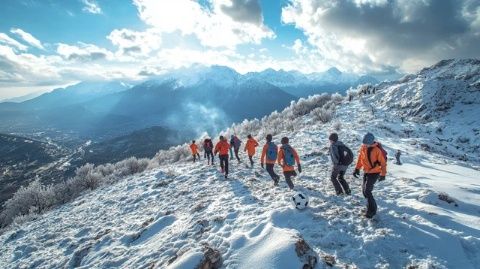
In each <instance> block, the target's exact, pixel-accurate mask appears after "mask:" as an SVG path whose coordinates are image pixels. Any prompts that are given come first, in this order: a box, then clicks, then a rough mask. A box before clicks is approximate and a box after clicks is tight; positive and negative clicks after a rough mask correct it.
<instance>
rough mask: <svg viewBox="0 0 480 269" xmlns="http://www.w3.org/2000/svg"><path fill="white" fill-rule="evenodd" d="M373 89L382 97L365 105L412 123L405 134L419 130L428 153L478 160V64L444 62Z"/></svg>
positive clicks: (479, 95) (473, 62)
mask: <svg viewBox="0 0 480 269" xmlns="http://www.w3.org/2000/svg"><path fill="white" fill-rule="evenodd" d="M375 88H376V89H377V90H379V91H381V92H382V94H381V96H380V97H378V96H375V97H374V98H371V99H366V100H367V102H370V103H371V105H372V106H373V107H380V108H383V109H388V110H389V111H391V112H392V113H395V115H396V117H398V118H400V119H403V120H405V121H408V122H409V124H410V129H408V130H407V132H406V134H403V135H405V136H410V135H415V131H416V130H419V129H420V130H422V131H423V132H421V135H422V137H418V138H419V139H421V141H426V143H424V145H423V146H424V147H425V149H426V150H435V151H437V152H443V153H444V154H449V155H451V156H454V157H457V158H462V159H465V160H469V159H471V160H475V161H479V160H480V154H479V153H478V152H479V149H480V117H479V107H480V60H474V59H472V60H444V61H441V62H439V63H437V64H436V65H434V66H432V67H429V68H425V69H423V70H422V71H420V72H419V73H417V74H415V75H409V76H406V77H404V78H402V79H401V80H398V81H395V82H389V83H381V84H379V85H377V86H376V87H375ZM361 90H362V89H360V91H361ZM363 90H368V87H367V88H365V89H363ZM370 90H371V91H373V88H372V89H370ZM392 132H394V133H397V132H398V130H395V129H393V130H392ZM420 143H423V142H420Z"/></svg>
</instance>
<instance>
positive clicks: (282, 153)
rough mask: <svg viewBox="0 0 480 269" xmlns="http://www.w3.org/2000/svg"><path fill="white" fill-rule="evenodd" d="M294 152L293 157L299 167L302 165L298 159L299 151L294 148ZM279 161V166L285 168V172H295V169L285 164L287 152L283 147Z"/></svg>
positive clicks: (279, 154) (279, 152)
mask: <svg viewBox="0 0 480 269" xmlns="http://www.w3.org/2000/svg"><path fill="white" fill-rule="evenodd" d="M292 151H293V157H294V158H295V163H296V164H297V165H298V164H300V158H299V157H298V154H297V151H296V150H295V149H294V148H292ZM277 161H278V164H279V165H280V166H281V167H282V168H283V172H288V171H294V170H295V167H293V166H290V165H288V164H286V163H285V151H284V150H283V148H282V147H280V151H278V157H277Z"/></svg>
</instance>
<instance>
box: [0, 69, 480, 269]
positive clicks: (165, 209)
mask: <svg viewBox="0 0 480 269" xmlns="http://www.w3.org/2000/svg"><path fill="white" fill-rule="evenodd" d="M452 63H455V66H456V67H455V68H457V69H461V70H467V71H462V72H465V73H467V72H469V71H468V70H474V68H477V66H478V63H475V62H469V63H467V62H452ZM451 68H452V65H448V64H447V65H438V66H436V67H432V69H431V70H435V71H436V72H435V73H438V72H442V71H444V72H445V71H446V70H447V69H451ZM442 69H443V70H442ZM422 72H424V71H422ZM422 72H420V73H419V74H416V75H412V76H411V77H410V79H411V81H416V82H417V83H415V85H417V87H414V86H413V84H409V82H408V81H410V79H407V80H400V81H397V82H395V83H391V84H388V85H387V84H380V85H378V86H377V87H376V88H375V94H373V89H369V90H368V91H367V90H366V89H367V88H365V87H361V88H358V89H357V90H356V91H351V92H350V95H351V96H352V97H351V98H352V99H351V101H350V102H349V101H348V99H349V98H345V99H343V98H340V97H339V96H333V97H329V96H326V95H323V96H315V97H311V98H309V99H302V100H300V101H298V102H297V103H295V104H292V105H291V106H289V107H288V108H287V109H285V110H284V111H283V112H280V113H276V112H275V113H273V114H271V115H270V116H268V117H265V118H263V119H262V120H252V121H245V122H243V123H241V124H236V125H235V126H233V127H232V129H235V131H236V132H237V133H238V135H239V136H240V137H245V136H246V135H247V134H248V133H252V134H253V135H254V136H256V137H257V138H258V139H259V141H261V144H263V139H262V138H263V137H264V136H265V135H266V134H267V133H270V132H271V133H273V134H274V140H275V141H276V142H277V143H278V141H279V140H280V138H281V137H282V136H289V137H290V139H291V144H292V145H293V146H294V147H295V148H296V149H297V151H298V152H299V153H300V155H301V160H302V166H303V171H304V172H303V173H302V174H301V175H300V176H299V177H298V178H297V179H296V180H295V184H296V188H295V190H296V191H301V192H303V193H305V194H306V195H308V197H309V198H310V205H309V207H308V208H307V209H305V210H303V211H299V210H296V209H295V208H293V206H292V205H291V202H290V197H291V196H292V195H293V194H294V193H293V192H291V191H289V190H288V188H287V187H286V184H285V182H284V179H283V178H282V180H281V183H280V186H278V187H274V186H273V184H272V181H271V179H269V178H268V175H267V173H266V171H264V170H262V169H260V167H258V163H257V164H256V167H255V168H253V169H251V168H247V167H245V166H244V165H243V164H242V165H238V164H236V162H234V163H233V164H232V168H231V170H232V173H231V176H230V178H229V179H228V180H225V179H223V177H222V176H221V175H220V173H219V172H218V171H217V169H218V167H207V166H206V164H205V163H204V162H203V160H202V162H200V163H191V160H190V159H188V158H185V156H188V150H187V149H186V145H183V146H182V147H179V148H173V149H171V150H169V151H162V152H160V153H158V154H157V156H156V157H155V158H153V159H152V163H155V164H156V166H152V167H151V169H150V170H147V171H145V172H143V173H140V174H136V175H133V176H129V177H124V178H121V179H119V180H118V182H116V183H115V184H111V183H110V182H109V183H106V184H103V186H101V187H100V188H98V189H97V190H95V191H90V192H87V193H85V194H84V195H82V196H80V197H79V198H77V199H76V200H74V201H73V202H70V203H67V204H65V205H62V206H58V207H56V208H54V209H53V210H51V211H48V212H46V213H45V214H42V215H30V216H28V217H24V218H23V219H21V220H20V219H19V220H18V222H17V223H16V224H13V225H12V226H10V228H8V229H7V230H5V231H4V233H3V234H2V235H0V242H2V244H3V246H4V250H5V251H2V252H1V253H0V267H2V268H3V267H5V268H10V267H14V268H15V267H38V268H58V267H60V268H76V267H85V268H88V267H98V268H111V267H116V268H185V269H186V268H198V267H197V265H199V264H203V265H205V264H207V263H209V262H210V265H212V264H214V265H215V266H210V267H208V266H207V267H205V268H229V269H230V268H232V269H233V268H249V269H250V268H262V269H268V268H272V269H273V268H302V267H303V268H311V267H308V266H307V267H304V265H305V264H307V265H309V266H312V267H315V266H316V267H315V268H329V266H330V265H333V267H334V268H478V264H480V255H479V253H480V225H479V223H480V217H479V214H480V199H479V196H478V193H480V188H479V186H480V181H479V180H480V177H479V175H480V160H478V158H476V157H475V154H474V153H470V152H466V156H467V159H465V158H464V157H462V156H460V155H459V154H458V152H457V151H460V150H462V149H463V148H461V147H459V148H457V144H455V142H454V141H453V140H452V141H444V142H443V145H444V146H446V147H445V148H443V147H437V146H436V143H437V141H436V139H435V138H434V137H433V136H432V132H433V130H432V127H431V124H444V123H449V124H453V122H452V121H450V118H449V116H448V115H449V114H448V113H450V112H448V111H451V110H448V111H447V112H446V113H447V114H441V115H437V116H436V117H432V118H429V119H428V122H426V121H425V120H426V119H422V120H417V118H416V115H411V114H410V112H409V111H411V109H412V107H410V106H408V107H402V106H395V105H393V103H394V102H393V101H392V100H393V99H388V98H385V96H390V95H392V94H402V93H404V94H405V95H404V96H403V97H402V98H405V99H402V98H398V99H397V101H398V102H403V100H408V99H412V95H411V94H413V95H414V96H417V95H419V96H422V95H423V94H425V93H426V92H425V91H427V90H432V91H435V88H428V89H427V88H425V87H421V86H420V85H425V83H434V82H436V83H438V85H441V83H443V81H444V80H443V79H442V78H441V77H435V76H434V75H431V76H430V75H428V76H427V77H422V76H424V74H423V73H422ZM459 72H460V71H459ZM458 78H459V77H458ZM458 78H457V79H454V80H452V81H450V82H449V83H455V85H461V83H463V82H461V80H460V79H458ZM428 81H430V82H428ZM419 82H423V83H419ZM407 85H410V87H406V86H407ZM469 85H471V84H469ZM476 85H478V84H475V83H473V88H478V86H476ZM404 86H405V87H404ZM440 88H441V87H439V88H437V90H439V89H440ZM475 91H476V90H473V91H458V92H461V95H462V98H460V100H463V99H469V97H470V96H471V95H474V94H476V93H475ZM429 100H430V99H424V100H423V101H422V102H424V103H428V101H429ZM457 105H458V106H462V107H463V110H464V111H469V110H470V109H474V108H475V106H472V107H469V106H470V104H465V103H463V104H461V103H459V104H457ZM430 108H431V107H427V108H426V109H430ZM475 109H476V110H477V111H478V106H476V108H475ZM330 115H332V116H333V119H330ZM445 115H446V116H445ZM402 116H403V117H402ZM477 126H478V125H477ZM451 128H452V130H454V129H462V130H470V129H471V128H475V127H473V126H472V125H471V122H470V119H469V118H465V117H460V118H458V119H457V120H456V122H455V125H454V126H452V127H451ZM232 129H230V130H226V131H225V132H223V133H225V134H227V133H231V132H232ZM332 131H336V132H338V133H339V135H340V139H341V140H342V141H343V142H345V143H346V144H347V145H349V146H350V147H351V148H352V150H353V151H354V152H355V153H356V152H357V149H358V148H359V146H360V142H361V139H362V136H363V134H365V133H366V132H367V131H370V132H373V133H374V134H375V135H376V137H377V139H378V140H379V141H381V142H382V143H383V145H384V146H385V148H386V149H387V151H388V153H389V156H390V160H391V159H393V158H392V156H393V155H394V152H395V151H396V150H398V149H399V150H401V151H402V152H403V158H402V160H403V163H404V164H403V165H402V166H398V165H395V164H394V163H393V162H392V161H389V164H388V174H387V180H386V181H383V182H379V183H377V184H376V186H375V190H374V195H375V197H376V199H377V202H378V204H379V212H378V215H377V216H376V217H375V218H374V219H373V220H366V219H364V218H362V217H361V216H360V212H361V210H362V208H363V207H364V202H365V201H364V198H363V197H362V194H361V181H360V180H357V179H354V178H353V177H352V176H350V175H351V173H352V169H351V168H350V169H349V171H348V173H347V177H346V178H347V181H348V182H349V183H350V185H351V188H352V195H351V196H335V195H334V190H333V187H332V186H331V183H330V180H329V172H330V169H331V165H330V161H329V157H328V152H327V149H328V134H329V133H330V132H332ZM444 134H445V136H447V134H446V133H444ZM479 138H480V135H479V134H478V133H475V132H472V134H471V136H470V140H469V141H468V142H466V143H465V147H464V148H465V149H467V148H469V147H476V146H478V141H479V140H478V139H479ZM258 150H260V149H258ZM185 152H187V154H185ZM258 153H259V152H257V157H258ZM179 156H183V157H180V158H179ZM477 157H478V156H477ZM245 158H246V157H245V156H243V159H244V160H245ZM176 159H180V161H176ZM460 159H461V160H460ZM159 163H160V164H159ZM277 169H278V167H277ZM277 171H278V170H277ZM80 224H81V225H80ZM315 261H318V262H315ZM220 264H221V266H220ZM217 265H218V266H217Z"/></svg>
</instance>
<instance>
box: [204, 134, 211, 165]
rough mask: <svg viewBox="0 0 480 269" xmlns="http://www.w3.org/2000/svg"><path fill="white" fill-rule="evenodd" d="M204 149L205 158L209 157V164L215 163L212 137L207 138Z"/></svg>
mask: <svg viewBox="0 0 480 269" xmlns="http://www.w3.org/2000/svg"><path fill="white" fill-rule="evenodd" d="M203 151H204V152H205V154H204V155H205V157H204V158H205V159H207V164H208V165H210V164H211V165H213V142H212V139H210V138H206V139H205V140H204V141H203Z"/></svg>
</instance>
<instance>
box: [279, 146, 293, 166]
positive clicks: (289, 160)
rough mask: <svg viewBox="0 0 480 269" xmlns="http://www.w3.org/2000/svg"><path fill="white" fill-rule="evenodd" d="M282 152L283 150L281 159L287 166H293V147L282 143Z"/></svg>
mask: <svg viewBox="0 0 480 269" xmlns="http://www.w3.org/2000/svg"><path fill="white" fill-rule="evenodd" d="M282 149H283V152H284V155H285V156H284V157H283V161H284V162H285V164H286V165H288V166H294V165H295V156H294V155H293V149H292V147H290V146H289V145H283V146H282Z"/></svg>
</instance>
